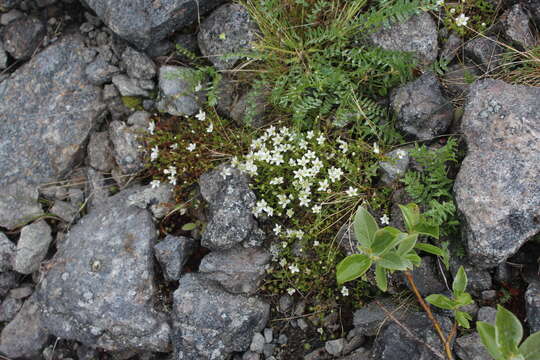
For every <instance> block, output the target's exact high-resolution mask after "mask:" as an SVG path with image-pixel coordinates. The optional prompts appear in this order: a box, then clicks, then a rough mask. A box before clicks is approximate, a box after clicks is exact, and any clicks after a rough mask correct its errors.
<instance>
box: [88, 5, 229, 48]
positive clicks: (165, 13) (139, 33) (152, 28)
mask: <svg viewBox="0 0 540 360" xmlns="http://www.w3.org/2000/svg"><path fill="white" fill-rule="evenodd" d="M84 2H86V4H87V5H88V6H89V7H90V8H92V10H94V11H95V13H96V14H97V15H98V16H99V17H100V18H101V20H103V22H104V23H105V24H106V25H107V26H108V27H109V28H110V29H111V30H112V31H113V32H115V33H116V34H117V35H118V36H120V37H121V38H123V39H125V40H127V41H129V42H131V43H132V44H133V45H135V46H137V47H138V48H140V49H145V48H147V47H148V46H150V45H151V44H153V43H156V42H157V41H159V40H161V39H164V38H165V37H167V36H168V35H170V34H171V33H173V32H175V31H176V30H178V29H180V28H182V27H185V26H188V25H191V24H192V23H194V22H195V21H197V20H198V19H199V16H202V15H204V14H206V13H208V12H209V11H211V10H212V9H214V8H215V7H216V6H218V5H220V4H222V3H223V2H224V0H159V1H155V0H84Z"/></svg>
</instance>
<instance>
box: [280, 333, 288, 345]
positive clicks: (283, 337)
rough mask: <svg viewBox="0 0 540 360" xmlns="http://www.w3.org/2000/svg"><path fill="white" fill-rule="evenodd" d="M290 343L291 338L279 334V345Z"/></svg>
mask: <svg viewBox="0 0 540 360" xmlns="http://www.w3.org/2000/svg"><path fill="white" fill-rule="evenodd" d="M288 342H289V338H288V337H287V335H285V334H279V337H278V344H280V345H286V344H287V343H288Z"/></svg>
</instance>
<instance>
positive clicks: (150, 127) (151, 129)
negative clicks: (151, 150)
mask: <svg viewBox="0 0 540 360" xmlns="http://www.w3.org/2000/svg"><path fill="white" fill-rule="evenodd" d="M154 130H156V123H155V122H154V120H150V123H149V124H148V132H149V133H150V135H154Z"/></svg>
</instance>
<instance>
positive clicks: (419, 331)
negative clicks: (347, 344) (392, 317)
mask: <svg viewBox="0 0 540 360" xmlns="http://www.w3.org/2000/svg"><path fill="white" fill-rule="evenodd" d="M436 317H437V319H438V320H439V322H440V323H441V326H442V328H443V330H444V332H445V333H447V334H448V333H449V332H450V329H451V327H452V322H451V321H450V320H449V319H448V318H444V317H439V316H436ZM403 324H404V326H406V327H407V328H408V329H409V330H410V331H411V332H412V333H413V334H414V335H415V336H416V337H417V338H418V339H419V340H420V341H421V343H419V342H417V341H416V340H415V339H413V338H411V337H410V336H409V335H408V333H406V332H405V331H404V330H403V329H402V328H401V327H400V326H398V325H397V324H395V323H393V322H392V323H390V324H389V325H388V326H387V327H386V328H385V329H384V330H383V331H382V332H381V334H379V336H378V337H377V338H376V340H375V343H374V344H373V350H372V351H373V352H372V356H373V358H374V359H380V360H394V359H395V360H401V359H417V360H432V359H436V358H437V356H435V354H433V352H432V351H431V350H430V349H429V348H428V347H427V346H425V344H427V345H429V346H430V347H432V348H434V349H436V350H437V351H438V352H439V353H440V354H444V350H443V346H442V344H441V341H440V339H439V337H438V336H437V334H436V333H435V330H434V329H433V325H432V324H431V321H430V320H429V319H428V317H427V316H426V315H425V314H424V313H414V314H411V315H410V316H408V317H407V318H406V319H404V320H403Z"/></svg>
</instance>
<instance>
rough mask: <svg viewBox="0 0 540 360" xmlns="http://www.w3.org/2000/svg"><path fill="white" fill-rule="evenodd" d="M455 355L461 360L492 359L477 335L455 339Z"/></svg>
mask: <svg viewBox="0 0 540 360" xmlns="http://www.w3.org/2000/svg"><path fill="white" fill-rule="evenodd" d="M454 350H455V352H456V355H457V356H459V358H460V359H461V360H491V359H492V357H491V356H490V355H489V353H488V351H487V350H486V347H485V346H484V344H482V341H481V340H480V335H478V333H473V334H469V335H465V336H462V337H459V338H457V339H456V344H455V346H454Z"/></svg>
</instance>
